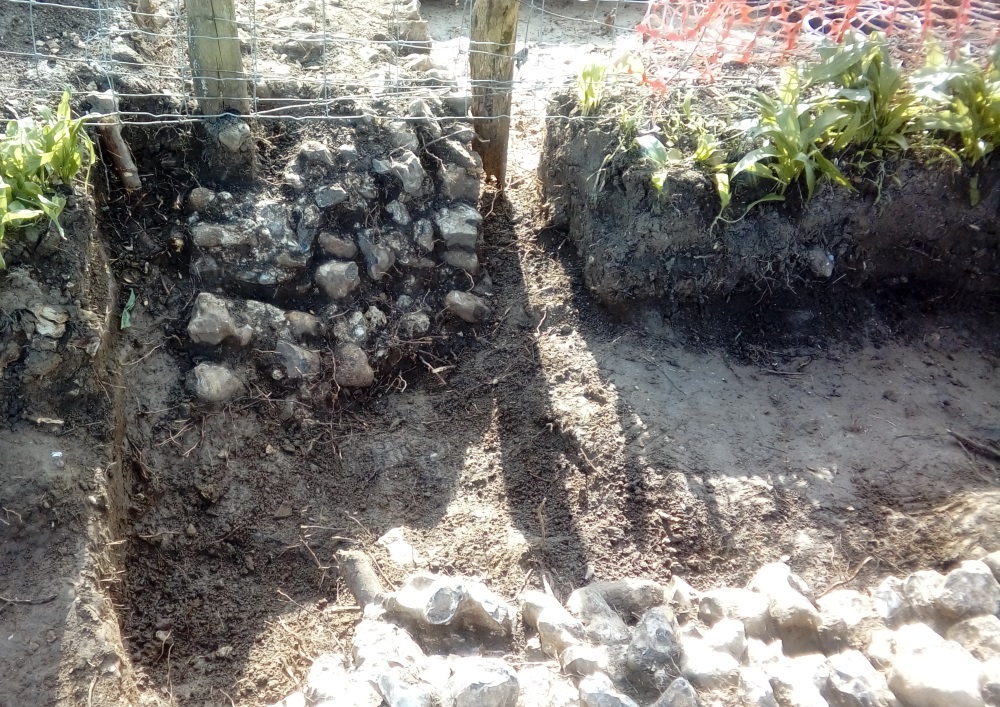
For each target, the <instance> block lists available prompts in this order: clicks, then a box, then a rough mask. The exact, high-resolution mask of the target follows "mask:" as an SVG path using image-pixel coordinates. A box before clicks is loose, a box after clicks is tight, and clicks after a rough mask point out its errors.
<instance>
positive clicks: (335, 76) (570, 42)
mask: <svg viewBox="0 0 1000 707" xmlns="http://www.w3.org/2000/svg"><path fill="white" fill-rule="evenodd" d="M520 2H521V7H520V18H519V25H518V32H517V38H516V41H515V47H514V48H515V63H516V66H517V71H516V73H515V77H514V80H513V82H512V84H504V85H503V86H499V88H506V87H507V86H508V85H509V86H512V88H513V91H514V93H515V104H516V105H521V106H524V105H525V104H532V103H534V104H539V105H540V104H543V103H544V102H546V101H547V100H548V99H549V97H551V95H552V93H553V91H554V90H557V89H565V88H567V87H572V86H573V85H574V84H575V82H576V77H577V74H578V71H579V68H580V66H581V65H582V64H583V63H585V62H586V61H600V60H602V59H603V60H604V61H605V62H607V61H608V58H609V57H614V56H615V55H621V54H623V53H626V52H634V53H636V54H637V55H641V56H643V59H644V60H645V61H646V62H647V66H649V67H650V71H651V73H653V72H656V73H657V75H659V76H660V77H661V78H663V77H665V78H663V80H669V79H677V80H678V81H691V80H695V78H704V77H705V76H706V72H705V68H706V67H708V68H709V69H711V67H713V66H717V65H719V64H723V63H726V62H743V63H748V62H749V63H759V64H767V63H779V62H787V61H788V60H789V59H790V58H791V57H795V56H802V55H804V54H807V53H808V52H809V51H811V47H813V46H815V45H816V43H817V42H818V41H819V40H821V39H834V40H836V39H838V38H841V37H842V36H843V35H844V33H845V32H847V31H848V30H849V29H857V30H860V31H868V32H870V31H874V30H878V31H884V32H886V33H887V34H889V36H890V37H892V38H894V41H895V42H896V44H897V45H898V46H901V47H903V48H904V49H910V50H914V51H915V50H917V49H919V48H920V46H922V45H923V44H924V43H925V42H926V41H927V40H928V39H929V38H931V37H933V38H935V39H937V40H939V41H941V42H942V43H945V44H946V45H947V46H948V47H950V48H955V47H958V46H960V45H965V44H968V45H971V46H973V47H974V48H978V49H980V50H983V49H985V48H987V47H990V46H992V45H993V44H995V43H996V41H997V39H998V37H1000V3H997V2H996V1H995V0H648V1H647V0H589V2H586V3H583V2H577V1H575V0H520ZM471 6H472V0H464V1H463V2H461V3H455V2H454V1H453V0H435V2H433V3H426V4H425V5H424V6H423V7H421V6H420V5H419V4H418V3H417V2H415V0H410V2H399V1H396V2H393V3H391V4H388V5H377V4H375V3H373V2H370V0H300V1H298V2H295V3H292V2H288V1H286V0H237V2H236V5H235V10H236V25H237V32H238V37H239V42H240V48H241V54H242V59H243V69H244V72H245V74H246V76H247V89H248V90H247V93H248V96H249V100H248V105H249V109H248V111H247V115H248V116H253V117H255V118H258V119H261V120H265V119H271V118H297V119H311V118H325V117H329V116H331V115H340V116H343V115H357V116H361V115H364V114H365V112H366V111H369V110H371V108H370V106H371V105H372V104H373V103H374V102H382V103H384V104H385V106H383V108H382V109H381V110H382V111H383V112H385V111H386V110H389V111H390V112H391V110H393V108H392V107H389V108H387V107H386V106H390V104H391V106H395V107H398V106H405V105H406V103H407V102H408V101H412V100H413V99H414V98H416V97H420V96H425V95H426V94H428V92H430V93H431V94H433V95H435V96H437V97H438V98H440V99H442V100H451V101H454V105H456V106H459V107H460V106H461V105H462V104H463V101H466V100H467V98H468V96H469V94H470V92H471V88H470V85H469V69H468V64H469V51H470V50H469V29H470V24H471ZM431 28H433V29H434V32H433V38H432V32H431ZM191 39H192V36H191V32H190V29H189V23H188V18H187V15H186V12H185V3H184V0H134V1H130V2H125V0H58V1H57V2H41V1H40V0H0V96H2V98H0V108H4V109H5V110H4V112H5V113H7V114H9V115H21V114H24V113H25V112H27V111H28V110H30V108H31V106H32V105H33V104H35V103H39V102H47V103H50V104H51V103H53V102H54V101H55V100H57V98H58V95H59V94H61V92H62V91H63V90H64V88H71V89H72V90H74V91H75V92H77V93H81V92H82V93H86V92H89V91H111V92H112V93H113V94H114V97H115V98H116V100H117V103H118V105H119V108H120V112H121V114H122V115H123V116H124V117H125V119H126V120H128V121H130V122H135V123H159V122H164V121H189V120H194V119H200V118H201V117H203V116H201V115H200V113H199V110H198V102H197V100H196V96H195V91H194V77H193V76H192V69H191V61H190V58H189V56H188V47H189V44H190V42H191ZM588 57H589V58H588ZM681 72H683V75H680V74H681ZM609 73H610V72H609ZM747 81H748V82H751V81H752V79H751V78H749V77H748V78H747ZM401 112H402V113H404V114H405V111H401ZM532 112H533V113H534V115H540V113H539V111H538V110H533V111H532ZM403 117H405V115H404V116H403Z"/></svg>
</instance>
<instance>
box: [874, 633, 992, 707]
mask: <svg viewBox="0 0 1000 707" xmlns="http://www.w3.org/2000/svg"><path fill="white" fill-rule="evenodd" d="M896 649H897V653H896V656H895V658H894V660H893V662H892V669H891V670H890V671H889V687H890V689H891V690H892V691H893V692H894V693H895V695H896V697H897V699H899V700H900V701H901V702H902V703H903V704H905V705H906V706H907V707H984V704H985V703H984V701H983V698H982V694H981V692H980V688H979V678H980V673H981V666H980V664H979V661H977V660H976V659H975V658H973V657H972V654H971V653H969V652H968V651H967V650H965V649H964V648H962V647H961V646H959V645H958V644H957V643H955V642H953V641H941V643H940V644H939V645H930V646H915V645H912V644H911V645H907V644H906V643H905V642H904V641H899V642H898V643H897V646H896Z"/></svg>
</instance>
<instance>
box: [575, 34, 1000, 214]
mask: <svg viewBox="0 0 1000 707" xmlns="http://www.w3.org/2000/svg"><path fill="white" fill-rule="evenodd" d="M611 66H612V67H614V68H615V69H617V70H618V71H617V73H612V74H611V76H612V78H614V77H615V76H618V75H620V74H622V73H628V74H634V75H637V76H639V83H640V84H646V85H649V86H650V87H651V89H652V92H653V94H654V97H658V98H661V99H662V98H664V94H666V93H667V92H666V91H665V90H661V88H660V87H656V86H652V85H651V84H649V83H648V82H647V81H646V78H645V77H646V74H645V72H644V71H643V70H642V67H641V64H640V63H639V62H638V61H637V60H636V59H631V58H620V59H618V60H616V61H615V62H614V63H613V64H611ZM622 67H626V68H627V71H625V72H622V71H621V68H622ZM593 73H594V72H592V74H593ZM604 76H605V73H604V72H601V77H602V78H603V77H604ZM595 91H599V89H595ZM598 95H599V94H598ZM725 101H726V102H727V105H728V106H729V110H728V111H726V112H728V115H720V116H716V117H714V118H713V117H712V116H711V115H710V114H709V113H707V112H705V111H696V110H695V109H693V108H692V93H691V92H689V93H688V94H687V95H686V97H685V98H684V99H683V100H682V101H681V102H680V105H679V109H678V110H673V111H670V112H666V113H664V114H663V115H661V116H659V117H658V116H656V115H653V116H650V117H646V116H645V115H644V105H642V104H640V105H633V106H632V107H631V108H623V109H621V113H620V115H619V116H618V120H619V126H618V128H619V129H618V132H619V144H618V147H617V148H616V149H615V150H614V151H613V153H612V154H611V155H609V156H608V159H605V163H604V165H602V170H601V171H602V172H603V171H604V169H605V168H606V167H607V165H608V164H610V161H611V158H613V157H614V155H615V154H617V153H619V152H621V151H630V150H634V151H635V153H636V154H637V156H638V157H639V158H641V159H643V160H645V161H646V162H647V163H648V164H650V165H651V166H652V167H653V173H652V176H651V181H652V185H653V187H654V188H655V189H656V191H657V192H660V193H664V192H665V190H668V189H669V185H668V177H669V173H670V170H671V169H672V168H675V167H677V166H678V165H683V164H685V163H688V164H692V165H696V166H699V167H700V168H701V169H703V170H705V171H708V172H709V173H710V174H711V175H712V177H713V179H714V181H715V185H716V189H717V191H718V196H719V200H720V206H721V208H720V212H719V215H718V216H717V218H716V220H715V223H719V222H727V223H732V222H736V221H739V220H740V219H742V218H743V217H744V216H746V214H747V213H749V211H750V210H751V209H753V208H754V207H756V206H757V205H759V204H761V203H765V202H769V201H783V200H784V199H785V198H786V194H787V192H788V190H789V188H791V187H793V186H796V187H800V188H801V187H804V189H803V194H802V195H803V198H804V199H805V200H808V199H809V198H811V197H812V195H813V193H814V191H815V188H816V186H817V184H818V183H819V182H820V181H822V180H824V179H825V180H830V181H832V182H834V183H835V184H837V185H839V186H841V187H844V188H846V189H854V186H853V185H852V181H851V179H849V178H848V176H847V175H851V176H853V177H860V176H863V175H866V174H871V173H872V172H874V173H875V174H876V175H878V176H877V177H876V178H875V179H876V184H877V186H878V188H879V190H881V186H882V179H883V178H884V176H885V168H884V164H885V161H886V160H887V158H889V157H891V156H892V155H893V154H894V153H901V152H903V151H906V150H911V149H920V150H922V151H926V152H931V153H933V152H937V153H941V154H944V155H947V156H948V157H950V158H951V159H953V160H954V161H955V163H956V165H958V166H959V167H962V166H965V165H967V166H968V167H970V168H973V174H972V176H971V178H970V185H969V193H970V201H971V202H972V205H975V204H976V203H977V202H978V199H979V192H978V185H977V179H976V174H975V168H976V167H977V165H978V164H979V163H980V162H981V161H983V160H984V159H986V158H987V157H988V156H989V155H990V154H991V153H993V152H995V151H996V150H997V149H998V148H1000V47H997V49H995V50H994V52H993V53H992V55H991V58H990V59H989V60H988V61H987V62H986V63H985V64H982V63H978V62H976V61H974V60H973V59H972V58H970V57H969V56H966V55H960V56H958V57H957V58H956V59H954V60H951V61H949V60H947V58H946V57H945V56H944V54H943V53H942V52H941V51H940V49H938V48H937V47H935V46H932V47H931V48H930V49H929V50H928V52H927V55H926V60H925V62H924V65H923V66H922V67H921V68H920V69H919V70H917V71H915V72H913V73H912V75H907V74H906V73H905V72H904V70H903V68H902V66H901V65H900V64H899V63H898V62H896V61H895V60H894V59H893V57H892V56H891V54H890V51H889V47H888V45H887V42H886V40H885V37H884V36H881V35H872V36H870V37H865V36H863V35H860V34H853V35H848V36H847V37H845V38H844V40H843V42H841V43H839V44H830V45H827V46H824V47H822V48H821V49H820V52H819V57H818V59H817V61H815V62H813V63H810V64H800V65H796V66H788V67H785V68H784V69H783V71H782V73H781V77H780V80H779V81H778V84H777V86H776V88H775V90H774V91H773V92H765V91H760V90H755V91H754V92H752V93H751V94H750V95H749V96H745V95H729V96H727V97H726V98H725ZM581 105H582V103H581ZM597 107H599V102H598V104H597V106H593V105H592V106H591V110H590V112H589V113H588V114H590V115H593V113H594V112H596V108H597ZM741 112H742V113H744V114H745V113H749V115H750V117H749V118H747V119H746V120H743V121H741V122H740V123H738V124H737V125H735V126H732V127H730V126H729V125H728V123H729V121H730V120H731V117H732V115H738V114H740V113H741ZM678 145H686V146H687V147H688V150H687V151H686V152H685V151H683V150H681V149H680V148H679V147H678ZM873 168H874V169H873ZM845 173H846V174H845ZM601 181H602V180H601V178H599V180H598V182H599V184H598V186H600V182H601ZM761 183H763V185H764V186H765V189H763V192H764V193H763V196H760V192H761V188H760V185H761ZM739 189H747V191H748V192H751V193H756V195H757V196H758V198H756V200H753V201H751V203H749V204H748V205H745V206H744V207H743V208H742V213H741V214H739V215H738V216H736V217H735V218H731V217H730V216H729V214H728V213H727V212H728V210H729V207H730V205H731V204H732V202H733V197H734V193H735V192H736V191H737V190H739Z"/></svg>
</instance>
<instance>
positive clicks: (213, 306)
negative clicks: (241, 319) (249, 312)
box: [187, 292, 253, 346]
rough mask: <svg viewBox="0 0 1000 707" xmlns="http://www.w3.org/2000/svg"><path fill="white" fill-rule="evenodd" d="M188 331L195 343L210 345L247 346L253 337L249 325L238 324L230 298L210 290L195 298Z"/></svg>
mask: <svg viewBox="0 0 1000 707" xmlns="http://www.w3.org/2000/svg"><path fill="white" fill-rule="evenodd" d="M187 332H188V336H189V337H191V341H193V342H194V343H196V344H207V345H210V346H216V345H218V344H221V343H223V342H226V343H232V344H235V345H238V346H246V345H247V344H249V343H250V340H251V339H252V338H253V329H251V328H250V327H249V326H242V327H238V326H236V320H235V319H234V318H233V315H232V314H231V313H230V311H229V302H228V300H226V299H224V298H222V297H218V296H217V295H213V294H211V293H208V292H201V293H199V294H198V296H197V297H196V298H195V300H194V311H193V312H192V313H191V320H190V321H189V322H188V327H187Z"/></svg>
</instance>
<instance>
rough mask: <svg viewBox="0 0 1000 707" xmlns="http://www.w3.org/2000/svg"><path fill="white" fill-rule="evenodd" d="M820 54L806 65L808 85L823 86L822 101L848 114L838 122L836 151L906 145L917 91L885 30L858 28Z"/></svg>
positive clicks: (878, 152)
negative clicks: (875, 31)
mask: <svg viewBox="0 0 1000 707" xmlns="http://www.w3.org/2000/svg"><path fill="white" fill-rule="evenodd" d="M819 57H820V58H819V61H817V62H816V63H815V64H811V65H810V66H809V67H808V68H807V69H806V70H805V72H804V76H803V83H804V86H805V87H806V88H808V87H814V86H818V87H819V89H820V97H819V99H818V102H820V103H822V102H824V101H826V102H829V103H831V104H833V105H835V106H836V107H837V108H838V109H840V110H842V111H844V112H845V113H847V115H848V118H847V120H846V121H844V123H843V124H842V125H841V126H839V127H838V132H837V135H836V138H835V139H834V141H833V144H832V148H833V151H834V152H842V151H844V150H846V149H848V148H850V147H854V148H857V149H859V150H863V151H871V152H872V153H874V155H875V156H877V157H880V156H882V154H883V153H884V151H885V150H886V149H895V148H898V149H902V150H905V149H907V148H908V147H909V140H908V139H907V137H906V136H907V134H908V133H910V132H912V131H913V130H914V129H915V128H916V125H915V119H916V117H917V114H918V105H917V97H916V95H915V94H914V93H913V92H912V91H911V90H909V87H908V85H907V82H906V77H905V75H904V74H903V70H902V67H901V66H900V65H899V63H898V62H896V61H894V60H893V59H892V57H891V56H890V54H889V49H888V46H887V44H886V39H885V36H884V35H882V34H874V35H872V36H870V37H865V36H864V35H861V34H859V33H853V34H850V35H848V36H847V37H845V38H844V41H843V42H842V43H841V44H833V45H825V46H822V47H820V48H819Z"/></svg>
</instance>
